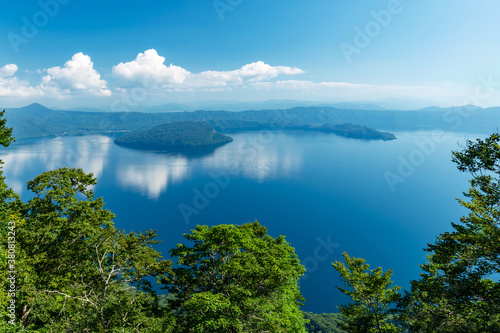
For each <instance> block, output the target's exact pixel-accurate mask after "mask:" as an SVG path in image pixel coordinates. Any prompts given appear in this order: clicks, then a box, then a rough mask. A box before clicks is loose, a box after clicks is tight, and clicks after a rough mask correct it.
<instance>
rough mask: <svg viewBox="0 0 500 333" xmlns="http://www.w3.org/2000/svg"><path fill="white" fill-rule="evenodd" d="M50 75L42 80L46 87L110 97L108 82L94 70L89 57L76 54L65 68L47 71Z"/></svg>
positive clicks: (54, 68) (57, 67) (53, 68)
mask: <svg viewBox="0 0 500 333" xmlns="http://www.w3.org/2000/svg"><path fill="white" fill-rule="evenodd" d="M47 73H48V75H46V76H44V77H43V78H42V83H43V84H44V85H49V84H52V85H55V86H57V87H59V88H61V89H68V90H70V91H78V92H84V93H90V94H93V95H102V96H110V95H111V91H110V90H109V89H108V87H107V82H106V81H105V80H101V75H100V74H99V73H98V72H97V71H96V70H95V69H94V63H93V62H92V61H91V59H90V57H89V56H88V55H85V54H83V53H82V52H79V53H76V54H75V55H74V56H73V57H72V58H71V60H68V61H67V62H66V63H65V64H64V67H59V66H56V67H52V68H49V69H47Z"/></svg>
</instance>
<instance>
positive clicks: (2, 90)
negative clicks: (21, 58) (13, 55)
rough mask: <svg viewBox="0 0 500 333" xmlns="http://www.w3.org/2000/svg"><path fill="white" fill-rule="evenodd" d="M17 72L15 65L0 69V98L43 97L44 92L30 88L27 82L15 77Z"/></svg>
mask: <svg viewBox="0 0 500 333" xmlns="http://www.w3.org/2000/svg"><path fill="white" fill-rule="evenodd" d="M17 71H18V68H17V65H15V64H8V65H5V66H3V67H1V68H0V96H1V97H32V96H43V94H44V92H43V91H42V90H40V89H39V88H37V87H32V86H30V84H29V82H27V81H23V80H20V79H19V78H17V77H15V76H14V75H15V74H16V72H17Z"/></svg>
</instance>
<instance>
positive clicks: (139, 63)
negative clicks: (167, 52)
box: [113, 49, 191, 87]
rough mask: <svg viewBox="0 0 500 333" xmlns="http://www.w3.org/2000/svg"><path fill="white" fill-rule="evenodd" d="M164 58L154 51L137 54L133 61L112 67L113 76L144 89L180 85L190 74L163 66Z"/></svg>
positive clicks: (172, 67) (181, 69)
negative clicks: (160, 85) (139, 85)
mask: <svg viewBox="0 0 500 333" xmlns="http://www.w3.org/2000/svg"><path fill="white" fill-rule="evenodd" d="M164 62H165V58H164V57H162V56H160V55H158V52H156V50H154V49H151V50H147V51H145V52H144V53H139V54H138V55H137V57H136V58H135V60H133V61H130V62H126V63H123V62H121V63H119V64H118V65H116V66H114V67H113V76H115V77H118V78H122V79H124V80H126V81H131V82H136V83H140V84H142V85H144V86H145V87H150V86H156V85H158V84H182V83H183V82H184V80H185V79H186V77H187V76H189V75H190V74H191V73H190V72H188V71H187V70H185V69H184V68H182V67H179V66H174V65H172V64H170V66H165V65H164Z"/></svg>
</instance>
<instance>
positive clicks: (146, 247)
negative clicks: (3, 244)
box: [16, 168, 171, 332]
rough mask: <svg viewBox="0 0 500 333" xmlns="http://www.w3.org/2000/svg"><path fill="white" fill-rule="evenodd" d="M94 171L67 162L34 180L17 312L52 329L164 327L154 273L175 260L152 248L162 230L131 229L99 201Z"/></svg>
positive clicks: (22, 231) (22, 230)
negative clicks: (117, 221)
mask: <svg viewBox="0 0 500 333" xmlns="http://www.w3.org/2000/svg"><path fill="white" fill-rule="evenodd" d="M95 184H96V180H95V178H94V177H93V176H92V174H85V173H84V172H83V171H82V170H81V169H67V168H62V169H58V170H54V171H48V172H45V173H43V174H41V175H39V176H37V177H36V178H35V179H33V180H32V181H30V182H28V189H29V190H31V191H33V192H34V197H33V199H31V200H30V201H29V202H28V203H27V204H25V205H24V207H23V209H22V217H23V219H22V222H20V226H19V227H17V233H16V241H17V247H18V248H19V249H20V253H19V260H20V262H19V264H18V267H19V269H18V271H19V272H18V278H17V285H18V292H17V302H16V307H17V313H18V318H19V319H20V321H21V323H22V326H23V327H24V328H28V329H34V330H47V331H51V332H60V331H73V332H112V331H115V330H118V329H119V330H120V331H125V332H164V331H168V329H169V321H170V318H169V316H168V314H166V313H165V311H164V310H162V309H160V307H159V306H158V297H157V296H156V294H155V292H154V290H153V287H152V283H151V279H154V278H157V279H160V278H161V277H163V276H164V274H165V273H167V272H168V271H169V269H170V266H171V261H170V260H163V259H162V257H161V255H160V253H159V252H157V251H156V250H154V249H153V248H152V245H154V244H156V243H158V241H156V240H155V237H156V233H155V232H153V231H147V232H145V233H139V234H135V233H125V232H123V231H120V230H119V229H117V228H115V226H114V224H113V221H112V219H113V218H114V215H113V214H112V213H111V212H110V211H108V210H106V209H104V202H103V200H102V198H97V199H94V193H93V191H92V189H91V188H92V186H94V185H95Z"/></svg>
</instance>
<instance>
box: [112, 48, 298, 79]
mask: <svg viewBox="0 0 500 333" xmlns="http://www.w3.org/2000/svg"><path fill="white" fill-rule="evenodd" d="M164 63H165V58H164V57H162V56H160V55H158V52H156V50H154V49H150V50H147V51H145V52H144V53H139V54H138V55H137V57H136V58H135V60H133V61H130V62H126V63H123V62H121V63H119V64H118V65H116V66H114V67H113V74H112V75H113V76H114V77H115V78H118V79H119V80H120V83H121V85H122V86H127V85H130V84H134V83H139V84H142V85H143V86H144V87H156V88H181V89H191V88H209V89H212V88H217V87H231V86H239V85H243V84H245V83H252V82H259V81H264V80H269V79H272V78H275V77H277V76H279V75H294V74H301V73H303V71H302V70H301V69H300V68H296V67H288V66H271V65H268V64H266V63H264V62H262V61H257V62H254V63H251V64H247V65H244V66H243V67H241V68H239V69H236V70H232V71H205V72H201V73H191V72H189V71H188V70H186V69H184V68H182V67H179V66H175V65H173V64H170V65H169V66H166V65H165V64H164Z"/></svg>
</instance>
